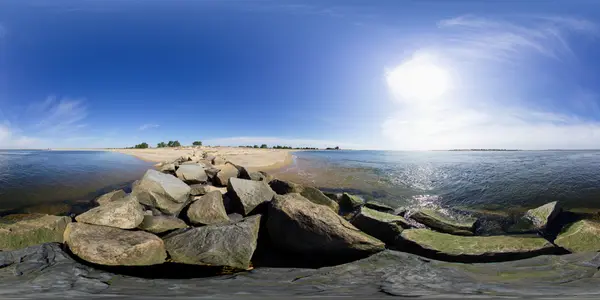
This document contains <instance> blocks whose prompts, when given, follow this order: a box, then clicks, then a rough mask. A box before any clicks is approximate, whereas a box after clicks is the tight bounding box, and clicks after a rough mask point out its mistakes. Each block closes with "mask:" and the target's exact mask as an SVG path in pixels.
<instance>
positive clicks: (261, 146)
mask: <svg viewBox="0 0 600 300" xmlns="http://www.w3.org/2000/svg"><path fill="white" fill-rule="evenodd" d="M267 148H269V146H267V144H262V145H260V149H267Z"/></svg>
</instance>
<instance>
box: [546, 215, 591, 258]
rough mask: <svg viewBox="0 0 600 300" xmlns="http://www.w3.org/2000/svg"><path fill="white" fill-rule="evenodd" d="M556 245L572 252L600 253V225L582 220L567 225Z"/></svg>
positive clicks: (556, 240)
mask: <svg viewBox="0 0 600 300" xmlns="http://www.w3.org/2000/svg"><path fill="white" fill-rule="evenodd" d="M554 243H555V244H556V245H558V246H559V247H562V248H565V249H567V250H568V251H570V252H598V251H600V223H598V222H596V221H592V220H580V221H577V222H575V223H573V224H569V225H567V226H566V227H565V228H563V230H562V231H561V233H560V234H559V235H558V237H556V239H555V240H554Z"/></svg>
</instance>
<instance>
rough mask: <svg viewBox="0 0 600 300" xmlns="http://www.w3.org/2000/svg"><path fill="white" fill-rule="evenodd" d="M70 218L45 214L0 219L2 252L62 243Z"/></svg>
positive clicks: (11, 216) (10, 216)
mask: <svg viewBox="0 0 600 300" xmlns="http://www.w3.org/2000/svg"><path fill="white" fill-rule="evenodd" d="M70 222H71V218H69V217H59V216H51V215H44V214H22V215H9V216H5V217H3V218H0V250H3V251H5V250H15V249H21V248H25V247H29V246H33V245H37V244H43V243H49V242H62V240H63V237H62V236H63V233H64V231H65V228H66V227H67V224H69V223H70Z"/></svg>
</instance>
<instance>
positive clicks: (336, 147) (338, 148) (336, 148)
mask: <svg viewBox="0 0 600 300" xmlns="http://www.w3.org/2000/svg"><path fill="white" fill-rule="evenodd" d="M325 150H340V147H339V146H335V148H330V147H327V148H326V149H325Z"/></svg>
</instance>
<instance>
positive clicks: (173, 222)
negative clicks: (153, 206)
mask: <svg viewBox="0 0 600 300" xmlns="http://www.w3.org/2000/svg"><path fill="white" fill-rule="evenodd" d="M186 227H187V224H185V222H184V221H182V220H181V219H179V218H176V217H173V216H152V215H145V216H144V220H143V221H142V223H141V224H140V225H139V226H138V228H139V229H141V230H145V231H148V232H151V233H155V234H159V233H164V232H167V231H171V230H175V229H181V228H186Z"/></svg>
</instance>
